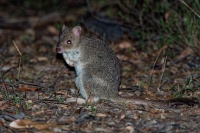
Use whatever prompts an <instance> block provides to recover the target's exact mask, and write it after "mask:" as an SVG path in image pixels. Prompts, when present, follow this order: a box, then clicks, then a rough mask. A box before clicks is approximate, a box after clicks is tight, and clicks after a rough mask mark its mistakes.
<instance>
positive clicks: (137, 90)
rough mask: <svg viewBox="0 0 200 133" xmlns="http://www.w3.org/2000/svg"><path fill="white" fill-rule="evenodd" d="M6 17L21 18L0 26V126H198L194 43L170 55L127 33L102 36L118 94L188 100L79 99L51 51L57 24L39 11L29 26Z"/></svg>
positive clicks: (199, 85) (199, 89)
mask: <svg viewBox="0 0 200 133" xmlns="http://www.w3.org/2000/svg"><path fill="white" fill-rule="evenodd" d="M3 15H6V14H3ZM3 15H2V14H1V16H3ZM51 15H52V16H54V15H55V14H51ZM51 15H50V16H51ZM45 17H47V18H48V17H49V16H45ZM53 18H54V17H53ZM29 19H30V20H31V19H32V18H29ZM34 20H35V19H34ZM14 21H15V22H16V21H20V22H22V20H21V19H20V20H19V19H17V20H13V21H12V22H10V25H9V24H8V27H7V28H6V27H4V28H2V29H1V28H0V36H1V38H0V132H8V133H9V132H10V133H13V132H14V133H17V132H41V133H47V132H48V133H50V132H63V133H64V132H108V133H109V132H121V133H124V132H130V133H133V132H136V133H141V132H181V133H186V132H190V133H197V132H199V131H200V105H199V104H200V56H199V53H198V51H197V50H195V49H192V48H190V47H185V48H183V49H181V50H179V51H177V52H175V53H176V55H175V57H174V58H171V57H168V56H166V55H165V51H166V49H170V50H173V48H175V47H176V46H175V45H172V46H170V47H169V46H166V45H163V46H162V47H161V48H154V49H151V48H148V47H147V48H146V50H145V51H144V50H141V49H140V48H139V46H138V45H139V44H138V42H137V41H133V40H131V39H127V38H126V39H120V40H119V41H115V42H110V43H109V46H110V47H111V48H112V49H113V50H114V52H115V53H116V55H117V57H118V58H119V59H120V61H121V79H122V80H121V84H120V88H119V94H120V95H122V96H128V97H134V96H141V97H144V98H145V99H148V100H164V101H165V100H168V99H173V98H180V97H181V98H183V97H184V98H188V99H192V100H193V101H194V102H190V101H186V103H183V102H180V101H176V102H174V103H172V105H171V106H169V107H160V106H156V105H148V106H143V105H133V104H130V105H120V104H118V103H112V102H110V101H103V102H99V103H96V104H89V103H88V104H81V101H82V97H81V96H80V95H79V94H78V91H77V89H76V87H75V85H74V79H75V73H74V69H73V68H71V67H69V66H68V65H66V64H65V63H64V61H63V59H62V57H61V55H57V54H56V51H55V49H56V44H57V41H58V36H59V30H58V29H57V28H55V26H54V25H53V24H51V23H53V21H52V19H51V17H50V18H49V19H48V21H46V20H45V19H43V20H41V18H40V21H42V23H40V24H37V26H36V28H33V27H31V26H30V27H29V26H28V28H26V26H25V25H26V24H27V23H24V25H23V24H22V23H20V25H18V28H19V29H17V28H16V29H13V28H12V23H13V22H14ZM23 21H24V20H23ZM35 21H36V22H38V21H37V20H35ZM55 21H56V20H55ZM66 21H67V20H66ZM31 23H32V24H33V21H32V22H31ZM15 24H16V23H15ZM21 24H22V25H21ZM4 26H5V25H4ZM15 26H16V25H15ZM23 26H25V28H24V27H23ZM20 28H22V29H20ZM88 34H90V35H91V33H88ZM92 36H94V35H92ZM155 47H156V46H155ZM173 52H174V51H173ZM74 99H75V100H76V99H77V101H74Z"/></svg>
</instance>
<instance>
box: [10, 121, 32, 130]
mask: <svg viewBox="0 0 200 133" xmlns="http://www.w3.org/2000/svg"><path fill="white" fill-rule="evenodd" d="M32 124H33V122H32V121H31V120H19V119H18V120H15V121H13V122H11V123H10V124H9V126H10V127H13V128H32V127H33V125H32Z"/></svg>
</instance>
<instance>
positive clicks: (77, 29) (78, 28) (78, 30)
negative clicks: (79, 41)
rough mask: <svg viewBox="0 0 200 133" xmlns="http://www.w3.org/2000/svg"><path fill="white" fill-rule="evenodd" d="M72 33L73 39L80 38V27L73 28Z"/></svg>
mask: <svg viewBox="0 0 200 133" xmlns="http://www.w3.org/2000/svg"><path fill="white" fill-rule="evenodd" d="M72 33H73V34H74V36H75V37H77V38H80V36H81V26H75V27H74V28H73V29H72Z"/></svg>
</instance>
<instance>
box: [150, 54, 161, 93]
mask: <svg viewBox="0 0 200 133" xmlns="http://www.w3.org/2000/svg"><path fill="white" fill-rule="evenodd" d="M161 53H162V50H160V52H159V54H158V56H157V57H156V60H155V61H154V63H153V67H152V69H151V70H154V68H155V65H156V63H157V61H158V58H159V57H160V54H161ZM151 81H152V74H150V80H149V83H148V89H149V87H150V84H151Z"/></svg>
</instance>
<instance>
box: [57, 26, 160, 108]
mask: <svg viewBox="0 0 200 133" xmlns="http://www.w3.org/2000/svg"><path fill="white" fill-rule="evenodd" d="M56 51H57V53H60V54H62V55H63V58H64V59H65V61H66V63H67V64H69V65H70V66H73V67H75V71H76V75H77V77H76V81H75V84H76V86H77V88H78V89H79V90H80V91H79V92H80V94H81V95H82V97H83V98H85V99H88V100H89V101H90V102H97V101H98V100H100V99H107V100H111V101H113V102H118V103H129V102H131V103H134V104H143V105H147V104H153V103H154V102H152V101H148V100H144V99H141V98H131V99H125V98H121V97H119V96H118V87H119V83H120V63H119V60H118V58H117V57H116V55H115V54H114V52H113V51H112V49H111V48H109V47H108V44H106V43H105V42H104V41H102V40H99V39H97V38H94V37H93V38H88V37H85V36H83V35H82V29H81V27H80V26H76V27H73V28H68V27H65V26H64V27H63V29H62V32H61V35H60V38H59V42H58V46H57V49H56ZM157 103H160V102H157Z"/></svg>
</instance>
